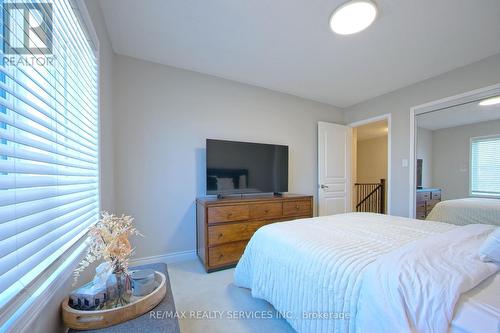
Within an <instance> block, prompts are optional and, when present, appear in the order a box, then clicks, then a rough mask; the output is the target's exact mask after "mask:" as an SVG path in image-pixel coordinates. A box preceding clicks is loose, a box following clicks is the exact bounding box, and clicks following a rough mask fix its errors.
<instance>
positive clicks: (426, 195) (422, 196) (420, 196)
mask: <svg viewBox="0 0 500 333" xmlns="http://www.w3.org/2000/svg"><path fill="white" fill-rule="evenodd" d="M430 199H431V192H429V191H427V192H417V201H427V200H430Z"/></svg>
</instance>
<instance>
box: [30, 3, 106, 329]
mask: <svg viewBox="0 0 500 333" xmlns="http://www.w3.org/2000/svg"><path fill="white" fill-rule="evenodd" d="M85 3H86V5H87V9H88V11H89V14H90V16H91V19H92V21H93V24H94V27H95V30H96V33H97V35H98V38H99V43H100V56H99V63H100V64H99V65H100V66H99V72H100V76H99V80H100V90H99V95H100V96H99V97H100V104H99V107H100V125H101V126H100V147H99V148H100V150H101V160H100V162H101V165H100V167H101V209H106V210H113V207H114V175H113V172H114V158H113V151H114V143H113V98H112V84H113V82H112V79H113V78H112V67H113V66H112V62H113V57H114V53H113V50H112V48H111V43H110V41H109V38H108V34H107V31H106V27H105V24H104V18H103V16H102V13H101V10H100V6H99V4H98V0H86V1H85ZM75 266H76V265H75ZM92 269H93V267H89V269H88V270H87V271H86V272H85V273H84V274H83V275H82V276H81V277H80V279H79V284H81V283H83V282H86V281H88V280H90V278H91V277H92V276H93V271H92ZM72 284H73V276H72V275H69V276H67V277H66V279H65V280H64V282H63V283H62V285H60V286H57V289H56V290H54V294H53V296H52V297H51V299H47V300H44V302H45V306H44V307H43V309H41V313H38V314H37V315H35V316H31V317H29V318H26V320H27V321H29V323H28V326H27V329H26V332H40V333H46V332H65V331H66V329H65V328H64V327H63V325H62V322H61V313H60V305H61V302H62V300H63V298H64V297H66V296H68V294H69V292H70V291H71V290H72V289H74V288H75V287H73V286H72Z"/></svg>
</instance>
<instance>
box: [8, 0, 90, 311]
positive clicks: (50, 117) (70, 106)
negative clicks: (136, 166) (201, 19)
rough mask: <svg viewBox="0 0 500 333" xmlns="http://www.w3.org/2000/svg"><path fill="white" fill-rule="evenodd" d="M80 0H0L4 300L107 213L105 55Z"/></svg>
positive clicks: (25, 285)
mask: <svg viewBox="0 0 500 333" xmlns="http://www.w3.org/2000/svg"><path fill="white" fill-rule="evenodd" d="M71 2H72V1H71V0H57V1H56V0H54V1H47V0H44V1H43V3H41V2H37V1H26V0H23V1H6V0H4V1H1V0H0V6H1V9H2V13H1V14H0V16H2V26H3V29H2V30H1V31H2V40H3V42H2V43H1V44H2V47H1V53H2V54H1V56H2V62H1V63H0V307H2V306H3V305H5V304H6V303H7V302H8V301H9V300H11V299H12V298H13V297H14V296H16V295H17V294H18V293H19V292H20V291H22V290H23V288H26V287H27V286H28V285H29V284H30V283H31V282H32V281H33V280H34V279H35V278H36V277H37V276H38V275H39V274H40V273H42V272H43V271H44V270H45V269H47V268H48V267H49V265H51V264H52V263H53V262H54V261H55V260H56V259H57V258H58V257H60V255H61V254H63V253H64V252H65V251H66V250H67V249H68V248H69V247H70V246H71V245H73V244H74V243H75V242H76V241H77V240H78V239H80V238H81V237H82V236H83V235H84V234H85V232H86V231H87V230H88V227H89V225H91V224H92V223H94V222H95V221H97V219H98V217H99V159H98V155H99V154H98V143H99V142H98V138H99V135H98V128H99V117H98V64H97V58H96V55H95V53H94V50H93V49H92V47H91V46H90V43H89V41H88V39H87V37H86V34H85V31H84V29H83V28H84V27H82V25H81V23H80V22H81V20H80V19H79V17H78V13H77V12H76V10H75V9H74V8H73V7H72V6H71Z"/></svg>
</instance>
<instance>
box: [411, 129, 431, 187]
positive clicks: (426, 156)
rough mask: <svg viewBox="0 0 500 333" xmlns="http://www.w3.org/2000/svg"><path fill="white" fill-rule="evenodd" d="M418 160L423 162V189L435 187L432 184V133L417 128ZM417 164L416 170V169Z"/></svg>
mask: <svg viewBox="0 0 500 333" xmlns="http://www.w3.org/2000/svg"><path fill="white" fill-rule="evenodd" d="M416 153H417V159H419V158H421V159H422V160H423V168H422V187H433V186H434V185H433V183H432V131H430V130H428V129H425V128H422V127H417V150H416ZM416 165H417V164H416V163H415V168H416Z"/></svg>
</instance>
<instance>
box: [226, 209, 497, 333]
mask: <svg viewBox="0 0 500 333" xmlns="http://www.w3.org/2000/svg"><path fill="white" fill-rule="evenodd" d="M494 228H495V227H494V226H491V225H484V224H476V225H467V226H457V225H452V224H449V223H442V222H434V221H420V220H414V219H408V218H402V217H394V216H386V215H380V214H371V213H349V214H341V215H333V216H326V217H317V218H311V219H303V220H295V221H291V222H282V223H274V224H271V225H267V226H265V227H262V228H260V229H259V230H258V231H257V232H256V233H255V234H254V236H253V237H252V239H251V240H250V242H249V244H248V245H247V248H246V249H245V252H244V254H243V256H242V258H241V259H240V261H239V263H238V265H237V266H236V269H235V274H234V282H235V284H236V285H238V286H240V287H245V288H249V289H251V293H252V296H253V297H256V298H261V299H264V300H267V301H268V302H269V303H271V304H272V305H273V306H274V307H275V309H276V310H277V311H279V312H280V313H281V315H282V316H283V317H284V318H285V319H286V320H287V321H288V322H289V323H290V325H291V326H292V327H293V328H294V329H295V330H296V331H298V332H301V333H306V332H317V333H321V332H413V331H425V332H447V331H448V328H449V327H451V328H452V331H455V332H471V331H470V330H468V328H467V327H466V326H467V325H468V324H470V320H471V319H470V318H469V317H468V315H470V311H472V310H471V309H472V308H471V307H469V305H470V304H472V303H471V302H472V301H469V300H465V301H464V300H463V299H460V300H459V299H458V296H456V295H460V294H464V293H467V292H471V294H469V297H470V298H471V299H472V300H473V301H475V302H476V303H481V302H482V301H484V294H489V293H491V290H492V289H491V288H497V289H496V290H495V291H494V292H496V293H497V294H498V292H500V285H499V281H497V280H498V279H497V280H493V283H490V284H487V285H486V286H485V288H486V289H488V291H487V292H483V293H478V294H472V293H473V290H474V288H475V287H476V286H478V285H481V283H486V282H485V281H487V280H488V279H491V278H492V277H493V278H494V277H496V276H498V269H499V267H498V266H497V265H496V264H494V263H484V262H482V261H480V260H479V258H478V255H477V252H478V248H479V247H480V245H481V243H482V242H483V241H484V240H485V239H486V237H487V236H488V235H489V234H490V233H491V232H492V231H493V230H494ZM436 262H438V263H439V265H436ZM451 281H452V282H453V283H451ZM418 291H421V292H418ZM436 295H439V297H436ZM443 298H444V299H446V302H441V301H440V300H441V299H443ZM490 303H491V302H490ZM493 303H494V301H493ZM457 304H458V305H457ZM456 305H457V306H456ZM455 307H457V309H459V313H460V314H461V315H460V316H459V318H458V319H457V320H455V319H453V313H454V311H455ZM478 308H480V307H475V308H474V309H475V310H476V311H477V309H478ZM489 308H490V310H491V308H493V310H491V311H490V314H489V316H485V318H486V317H487V319H488V318H489V319H490V321H489V322H488V323H486V322H484V323H482V324H483V325H489V326H484V327H497V328H498V327H499V319H498V318H499V316H498V309H499V308H500V305H499V304H496V305H495V304H493V305H492V304H489ZM495 311H497V312H496V313H495ZM476 314H477V313H476ZM492 318H493V319H492ZM429 325H430V326H429ZM476 328H477V325H476ZM481 332H483V331H481Z"/></svg>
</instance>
